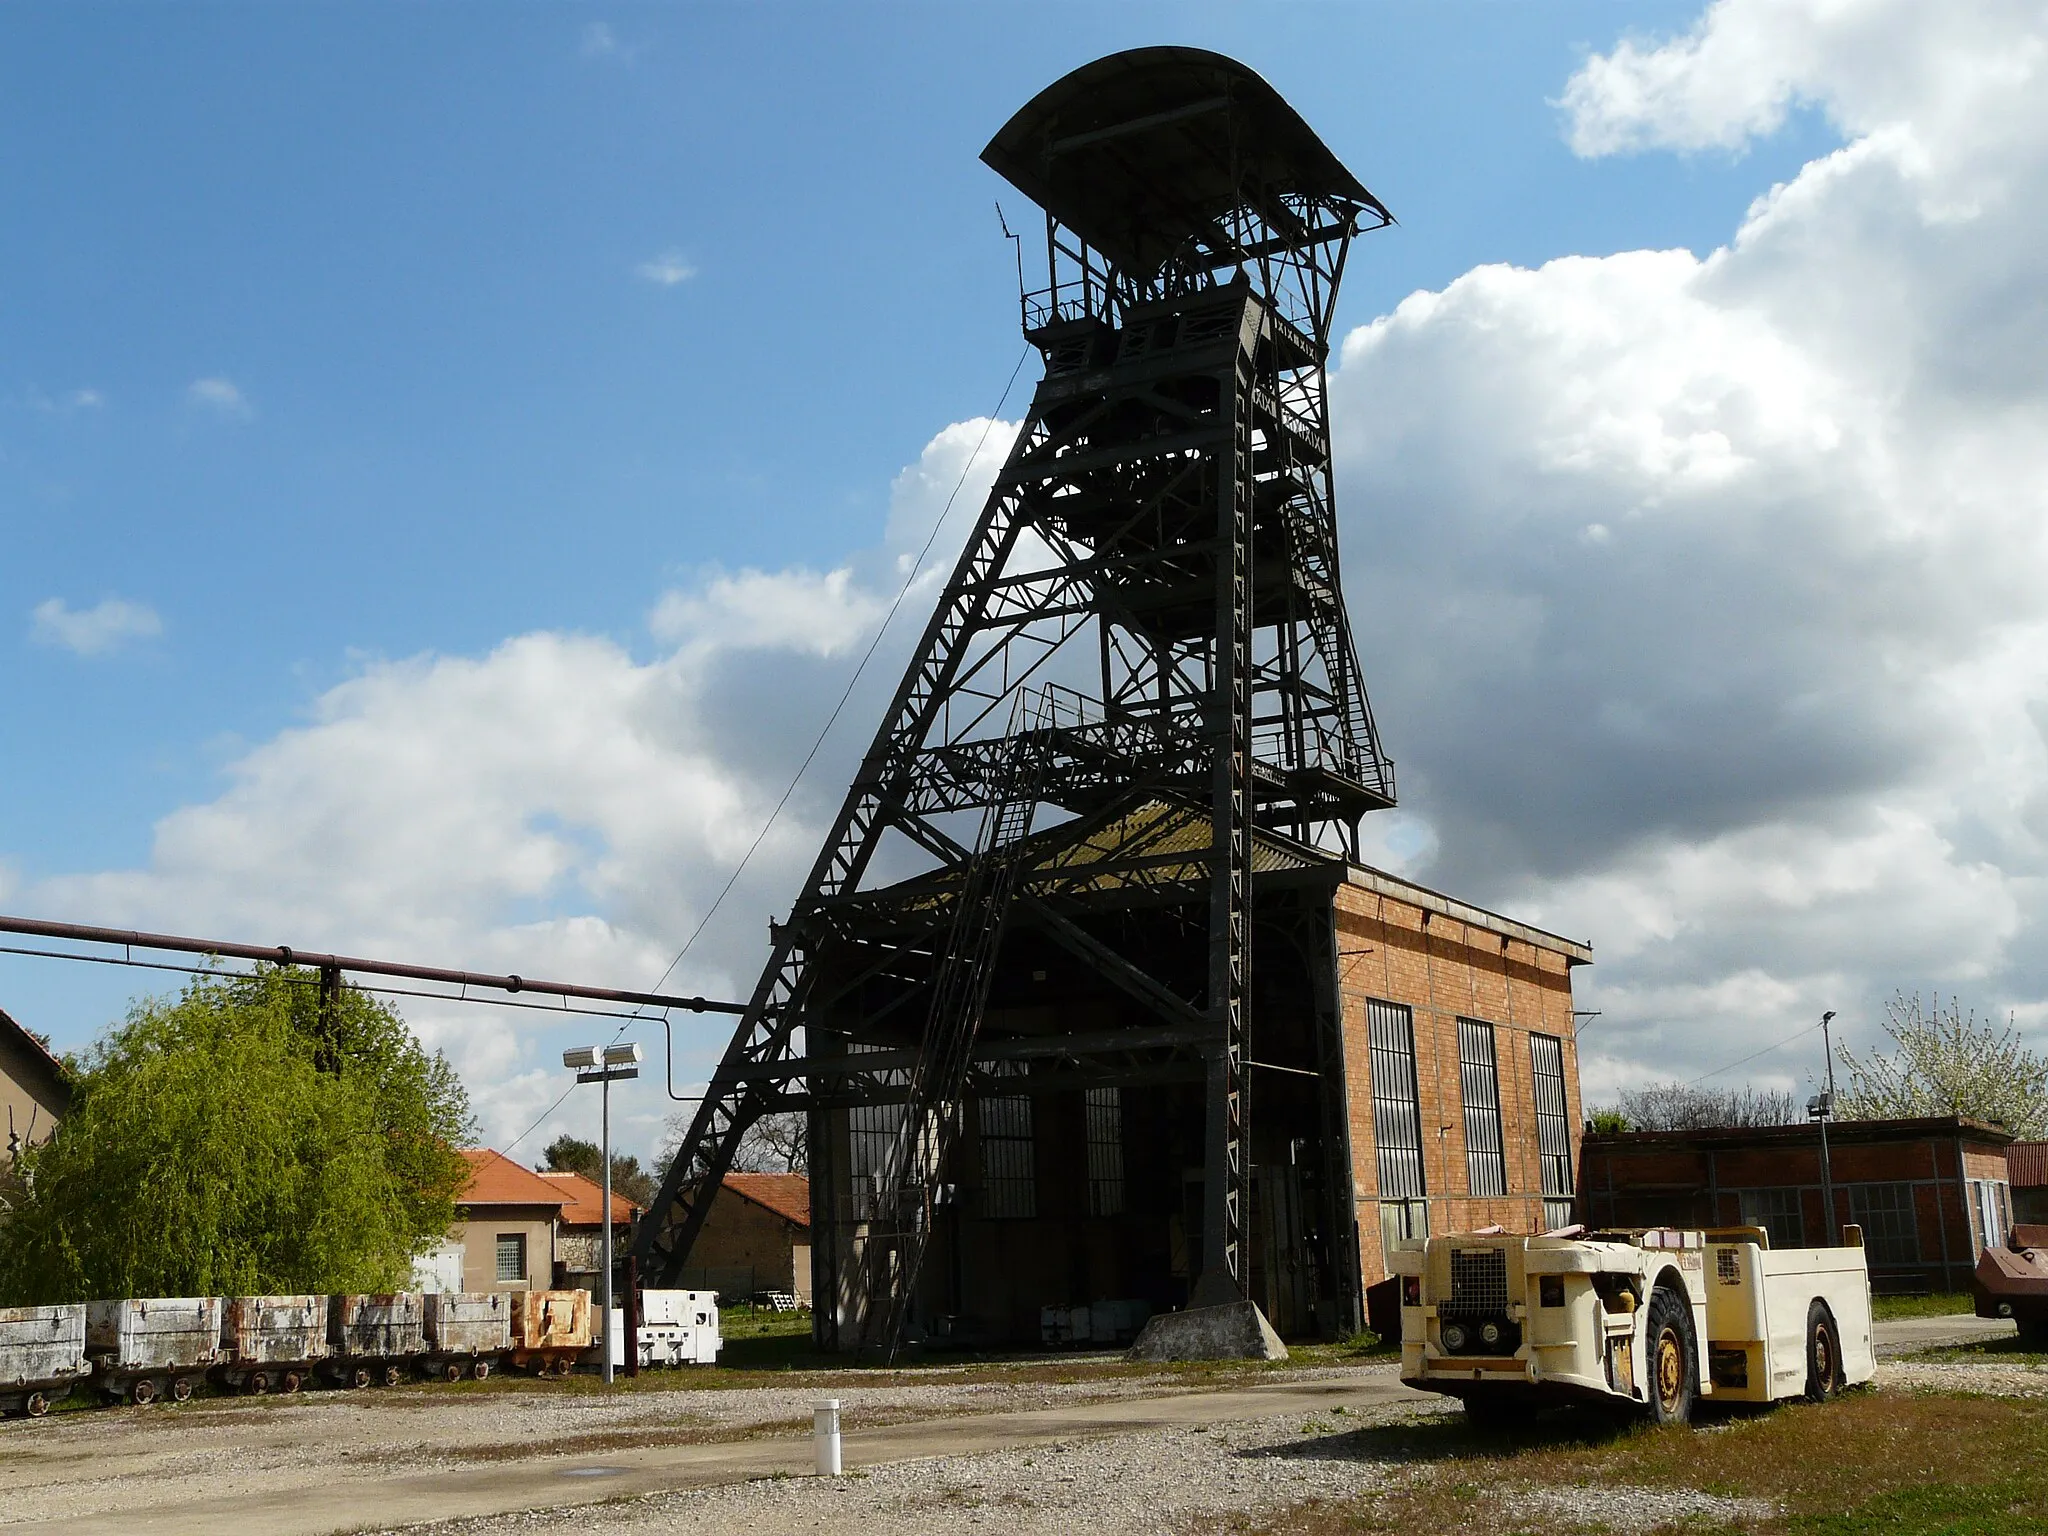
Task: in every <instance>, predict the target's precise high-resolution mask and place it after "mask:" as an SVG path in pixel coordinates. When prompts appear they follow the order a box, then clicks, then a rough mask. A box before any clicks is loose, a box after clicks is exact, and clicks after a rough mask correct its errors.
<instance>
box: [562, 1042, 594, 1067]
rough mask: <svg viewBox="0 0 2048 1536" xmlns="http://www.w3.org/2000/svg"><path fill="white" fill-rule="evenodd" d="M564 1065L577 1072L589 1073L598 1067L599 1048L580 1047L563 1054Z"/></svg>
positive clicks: (591, 1046) (592, 1046) (590, 1046)
mask: <svg viewBox="0 0 2048 1536" xmlns="http://www.w3.org/2000/svg"><path fill="white" fill-rule="evenodd" d="M562 1065H563V1066H565V1067H569V1068H571V1069H573V1070H575V1071H578V1072H582V1071H587V1070H589V1069H590V1068H592V1067H594V1066H596V1065H597V1047H596V1046H594V1045H579V1046H575V1047H573V1048H572V1049H570V1050H566V1051H564V1052H562Z"/></svg>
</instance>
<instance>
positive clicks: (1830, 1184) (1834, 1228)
mask: <svg viewBox="0 0 2048 1536" xmlns="http://www.w3.org/2000/svg"><path fill="white" fill-rule="evenodd" d="M1834 1017H1835V1012H1834V1010H1833V1009H1832V1008H1830V1009H1829V1010H1828V1011H1827V1012H1826V1013H1824V1014H1822V1015H1821V1016H1820V1045H1821V1049H1822V1050H1824V1051H1826V1052H1827V1057H1828V1086H1827V1091H1826V1092H1825V1093H1824V1094H1822V1095H1821V1101H1820V1200H1821V1236H1822V1237H1823V1238H1825V1239H1826V1241H1825V1242H1824V1243H1823V1244H1822V1246H1823V1247H1827V1248H1832V1247H1834V1246H1835V1241H1836V1234H1837V1233H1838V1232H1839V1231H1840V1227H1839V1225H1838V1224H1837V1223H1836V1221H1835V1178H1834V1168H1833V1166H1832V1165H1831V1164H1830V1163H1829V1161H1828V1121H1829V1120H1831V1119H1833V1118H1834V1114H1835V1046H1834V1041H1833V1039H1832V1038H1831V1037H1830V1036H1829V1034H1828V1025H1829V1024H1831V1023H1833V1022H1834Z"/></svg>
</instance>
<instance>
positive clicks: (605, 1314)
mask: <svg viewBox="0 0 2048 1536" xmlns="http://www.w3.org/2000/svg"><path fill="white" fill-rule="evenodd" d="M639 1060H640V1047H639V1046H638V1045H636V1044H630V1043H629V1044H625V1045H619V1044H613V1045H606V1046H595V1045H584V1046H577V1047H575V1048H574V1049H572V1050H567V1051H564V1052H562V1065H563V1066H565V1067H573V1068H575V1069H576V1081H577V1082H579V1083H598V1084H601V1085H602V1091H603V1095H604V1097H603V1105H604V1107H603V1110H602V1111H601V1118H600V1122H599V1123H600V1125H601V1127H602V1129H601V1130H600V1131H599V1133H598V1134H599V1146H598V1152H597V1155H598V1160H599V1161H600V1162H602V1163H603V1164H604V1208H603V1210H602V1211H601V1212H600V1213H599V1215H598V1221H599V1222H600V1224H601V1226H600V1237H599V1244H600V1247H599V1252H600V1254H601V1255H602V1257H601V1258H600V1259H599V1261H598V1293H597V1294H598V1313H597V1316H598V1328H597V1334H598V1358H599V1359H600V1360H602V1361H603V1362H604V1364H603V1370H604V1384H605V1385H606V1386H610V1385H611V1384H612V1381H613V1379H614V1378H613V1370H614V1367H613V1365H612V1083H613V1081H614V1080H618V1081H624V1080H625V1079H627V1078H633V1077H638V1076H639V1075H640V1069H639V1067H638V1066H636V1065H634V1063H636V1062H638V1061H639ZM623 1342H624V1346H625V1347H626V1348H628V1349H635V1350H637V1349H638V1348H639V1347H640V1341H639V1340H638V1339H627V1340H624V1341H623Z"/></svg>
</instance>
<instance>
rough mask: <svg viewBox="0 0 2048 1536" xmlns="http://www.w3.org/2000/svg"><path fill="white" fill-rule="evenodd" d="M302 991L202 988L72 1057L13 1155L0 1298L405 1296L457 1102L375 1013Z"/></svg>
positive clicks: (262, 977) (460, 1179)
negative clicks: (67, 1106) (398, 1292)
mask: <svg viewBox="0 0 2048 1536" xmlns="http://www.w3.org/2000/svg"><path fill="white" fill-rule="evenodd" d="M312 980H313V978H312V977H311V976H310V975H309V974H308V973H306V972H303V971H293V970H289V969H283V968H279V969H267V970H265V971H263V972H261V973H259V974H257V975H255V976H249V977H233V978H229V977H211V976H207V977H200V978H198V979H197V980H195V981H194V982H193V983H192V985H191V987H190V988H189V989H188V990H187V991H186V992H185V994H184V995H183V996H182V997H179V998H177V999H175V1000H169V1001H166V1000H161V999H158V1000H151V1001H148V1002H144V1003H140V1004H138V1005H137V1006H136V1007H135V1008H134V1009H133V1010H132V1011H131V1012H130V1014H129V1015H128V1018H127V1021H126V1022H125V1023H124V1024H122V1025H121V1026H120V1027H119V1028H117V1029H115V1030H114V1031H112V1032H111V1033H110V1034H109V1035H108V1036H107V1037H106V1038H105V1039H103V1040H101V1041H100V1042H99V1043H98V1044H97V1045H95V1046H94V1047H93V1048H92V1049H91V1050H90V1051H88V1052H86V1053H84V1054H83V1055H82V1057H81V1058H80V1059H79V1060H78V1061H77V1064H76V1066H77V1073H76V1090H75V1095H74V1098H73V1102H72V1110H71V1115H70V1118H68V1119H67V1120H66V1121H65V1122H64V1124H63V1127H62V1128H61V1130H60V1131H59V1132H58V1134H57V1135H56V1136H55V1137H54V1138H52V1139H51V1140H50V1141H49V1142H48V1143H46V1144H45V1145H43V1146H40V1147H37V1148H35V1149H34V1150H32V1151H31V1152H29V1153H28V1154H26V1155H25V1156H24V1158H23V1159H22V1170H21V1171H22V1176H23V1179H24V1181H25V1183H26V1186H27V1194H26V1196H25V1198H24V1199H22V1200H21V1201H20V1203H19V1204H18V1206H17V1208H16V1209H15V1210H14V1212H13V1213H12V1215H11V1216H10V1217H9V1218H8V1220H7V1225H6V1229H5V1241H4V1242H0V1303H7V1302H13V1303H37V1302H53V1301H77V1300H85V1299H89V1298H92V1297H106V1296H192V1295H249V1294H261V1293H266V1292H288V1293H289V1292H333V1291H381V1290H391V1289H395V1288H396V1287H397V1286H398V1285H400V1284H401V1283H403V1281H404V1279H405V1276H406V1271H407V1268H408V1266H409V1265H410V1263H411V1260H412V1258H413V1256H414V1255H416V1254H418V1253H420V1252H423V1251H424V1250H425V1249H427V1248H428V1247H430V1246H431V1245H432V1244H433V1243H435V1242H437V1241H439V1240H440V1239H441V1238H442V1237H444V1236H445V1235H446V1233H447V1231H448V1229H449V1227H450V1226H451V1225H452V1224H453V1222H454V1220H455V1199H456V1196H457V1195H458V1194H460V1193H461V1190H462V1188H463V1185H464V1182H465V1180H466V1178H467V1168H466V1165H465V1164H464V1162H463V1159H462V1157H461V1155H460V1153H459V1152H458V1151H457V1150H456V1149H457V1147H458V1146H460V1145H461V1144H463V1143H464V1142H466V1141H468V1140H470V1139H472V1134H473V1128H472V1125H471V1121H470V1117H469V1103H468V1098H467V1096H466V1095H465V1093H464V1092H463V1088H462V1084H461V1082H460V1081H459V1080H458V1079H457V1077H456V1076H455V1073H454V1070H453V1069H452V1068H451V1067H450V1066H449V1065H448V1063H447V1062H446V1061H445V1060H443V1059H442V1058H441V1057H440V1056H439V1055H438V1054H436V1055H432V1056H429V1055H428V1054H427V1053H426V1052H425V1051H424V1050H423V1049H422V1048H421V1047H420V1045H419V1042H418V1041H417V1040H415V1039H414V1038H413V1036H412V1033H411V1032H410V1031H409V1030H408V1029H407V1028H406V1026H405V1023H404V1021H403V1020H402V1019H400V1018H399V1016H398V1014H397V1013H396V1012H395V1011H394V1010H393V1009H391V1008H389V1007H387V1006H386V1005H384V1004H382V1003H380V1002H377V1001H375V1000H373V999H371V998H369V997H367V996H365V995H364V994H362V993H360V992H357V991H355V990H353V989H349V988H344V989H343V990H342V991H341V993H340V994H339V995H338V996H337V997H335V998H333V999H331V1000H330V1001H329V1002H328V1003H326V1004H323V1003H322V1001H321V999H320V996H319V992H318V989H317V987H315V986H314V985H311V982H312Z"/></svg>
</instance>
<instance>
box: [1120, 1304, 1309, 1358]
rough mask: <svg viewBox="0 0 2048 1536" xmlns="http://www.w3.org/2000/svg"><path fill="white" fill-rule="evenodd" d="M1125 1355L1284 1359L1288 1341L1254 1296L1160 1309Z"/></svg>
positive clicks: (1139, 1356)
mask: <svg viewBox="0 0 2048 1536" xmlns="http://www.w3.org/2000/svg"><path fill="white" fill-rule="evenodd" d="M1124 1358H1125V1359H1126V1360H1285V1359H1286V1358H1287V1346H1286V1345H1285V1344H1282V1343H1281V1342H1280V1335H1279V1334H1277V1333H1275V1332H1274V1331H1273V1325H1272V1324H1271V1323H1269V1322H1267V1321H1266V1314H1265V1313H1263V1312H1261V1311H1260V1310H1259V1308H1258V1304H1257V1303H1256V1302H1250V1301H1233V1302H1230V1303H1228V1304H1226V1305H1224V1306H1220V1307H1190V1308H1188V1309H1187V1311H1185V1312H1160V1313H1157V1314H1155V1315H1154V1316H1153V1318H1152V1320H1151V1321H1150V1322H1148V1323H1146V1324H1145V1331H1144V1332H1143V1333H1140V1334H1139V1335H1138V1341H1137V1342H1136V1343H1135V1344H1133V1345H1132V1346H1131V1348H1130V1351H1129V1353H1128V1354H1126V1355H1125V1356H1124Z"/></svg>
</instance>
